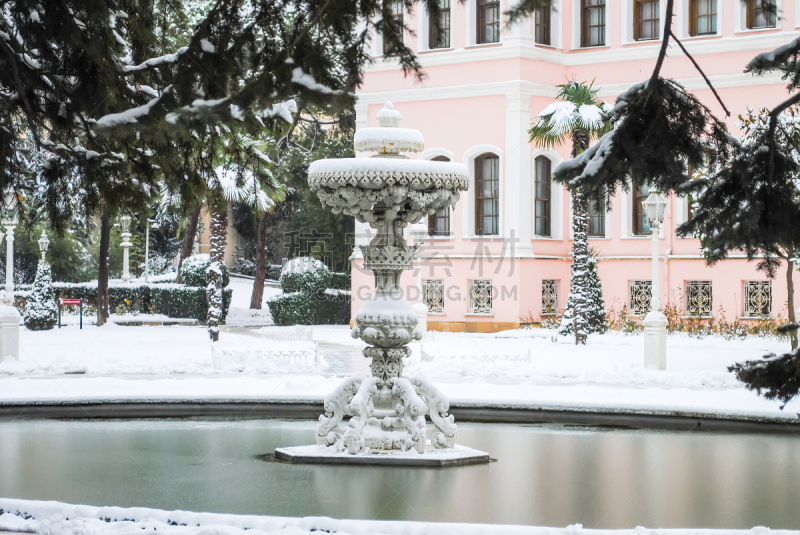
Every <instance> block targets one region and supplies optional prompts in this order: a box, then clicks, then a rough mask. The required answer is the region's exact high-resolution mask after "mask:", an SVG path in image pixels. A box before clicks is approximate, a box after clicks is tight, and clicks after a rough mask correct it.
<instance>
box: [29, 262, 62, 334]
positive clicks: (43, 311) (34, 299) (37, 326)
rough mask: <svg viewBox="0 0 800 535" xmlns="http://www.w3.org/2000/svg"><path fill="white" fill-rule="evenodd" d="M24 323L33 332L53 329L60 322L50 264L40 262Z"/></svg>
mask: <svg viewBox="0 0 800 535" xmlns="http://www.w3.org/2000/svg"><path fill="white" fill-rule="evenodd" d="M23 321H24V323H25V327H27V328H28V329H30V330H32V331H44V330H49V329H52V328H53V327H55V325H56V323H57V322H58V307H57V306H56V296H55V292H53V280H52V277H51V274H50V264H48V263H47V262H44V261H40V262H39V267H38V268H37V269H36V279H35V280H34V281H33V289H32V290H31V294H30V296H29V297H28V303H27V307H26V309H25V316H24V318H23Z"/></svg>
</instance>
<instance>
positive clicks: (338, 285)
mask: <svg viewBox="0 0 800 535" xmlns="http://www.w3.org/2000/svg"><path fill="white" fill-rule="evenodd" d="M351 286H352V279H351V278H350V274H349V273H341V272H338V271H334V272H333V273H331V282H330V285H329V286H328V288H335V289H337V290H349V289H350V288H351Z"/></svg>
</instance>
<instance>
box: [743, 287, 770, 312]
mask: <svg viewBox="0 0 800 535" xmlns="http://www.w3.org/2000/svg"><path fill="white" fill-rule="evenodd" d="M771 313H772V284H771V283H770V281H745V283H744V315H745V316H747V317H750V318H757V317H766V316H769V315H770V314H771Z"/></svg>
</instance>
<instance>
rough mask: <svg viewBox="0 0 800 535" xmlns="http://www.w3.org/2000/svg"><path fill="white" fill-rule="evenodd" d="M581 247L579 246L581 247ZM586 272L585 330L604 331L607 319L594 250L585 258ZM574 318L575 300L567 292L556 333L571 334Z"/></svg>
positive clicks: (591, 331) (573, 266) (590, 332)
mask: <svg viewBox="0 0 800 535" xmlns="http://www.w3.org/2000/svg"><path fill="white" fill-rule="evenodd" d="M582 248H583V247H581V249H582ZM586 264H587V272H586V277H585V282H584V283H585V285H586V290H585V292H584V294H585V295H584V299H585V302H586V311H585V317H586V332H587V333H588V334H592V333H600V334H602V333H604V332H606V331H608V320H607V319H606V305H605V300H604V299H603V288H602V285H601V284H600V277H598V275H597V254H596V253H595V251H593V250H591V249H589V256H588V258H587V262H586ZM574 268H575V262H573V264H572V270H571V273H570V285H571V284H572V282H571V281H572V278H573V276H574V275H573V273H572V271H573V270H574ZM574 318H575V301H574V299H573V293H572V292H570V293H569V297H568V298H567V306H566V308H565V309H564V315H563V316H562V317H561V325H560V326H559V328H558V334H560V335H561V336H569V335H570V334H573V323H574Z"/></svg>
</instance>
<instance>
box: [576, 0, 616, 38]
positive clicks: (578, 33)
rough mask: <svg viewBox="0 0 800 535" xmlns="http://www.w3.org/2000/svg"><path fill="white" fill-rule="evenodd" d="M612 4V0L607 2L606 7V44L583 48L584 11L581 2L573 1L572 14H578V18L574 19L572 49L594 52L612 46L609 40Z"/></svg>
mask: <svg viewBox="0 0 800 535" xmlns="http://www.w3.org/2000/svg"><path fill="white" fill-rule="evenodd" d="M626 1H627V0H626ZM611 2H612V0H606V6H605V12H606V13H605V14H606V18H605V21H606V27H605V34H604V36H603V42H604V44H603V45H602V46H586V47H583V46H581V28H582V26H583V25H582V24H581V22H582V21H581V17H582V16H583V11H581V0H572V12H573V13H577V16H573V17H572V49H573V50H579V49H580V50H593V49H602V48H608V47H609V46H610V45H609V40H608V35H609V34H608V27H609V23H610V22H611V19H610V17H609V9H608V8H609V4H610V3H611Z"/></svg>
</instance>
